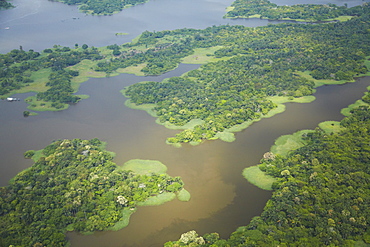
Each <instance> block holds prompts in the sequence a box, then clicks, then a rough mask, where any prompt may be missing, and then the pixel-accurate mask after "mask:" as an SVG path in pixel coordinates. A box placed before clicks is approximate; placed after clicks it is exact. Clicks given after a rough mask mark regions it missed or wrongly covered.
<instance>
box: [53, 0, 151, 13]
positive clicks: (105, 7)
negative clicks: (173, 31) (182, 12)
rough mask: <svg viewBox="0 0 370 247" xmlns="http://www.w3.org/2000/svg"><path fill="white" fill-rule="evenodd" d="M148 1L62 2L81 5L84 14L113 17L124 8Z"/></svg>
mask: <svg viewBox="0 0 370 247" xmlns="http://www.w3.org/2000/svg"><path fill="white" fill-rule="evenodd" d="M147 1H148V0H61V1H60V2H62V3H66V4H68V5H80V6H79V8H80V10H82V11H83V12H86V13H91V14H96V15H111V14H113V13H115V12H119V11H121V10H122V9H124V8H127V7H130V6H134V5H138V4H142V3H145V2H147Z"/></svg>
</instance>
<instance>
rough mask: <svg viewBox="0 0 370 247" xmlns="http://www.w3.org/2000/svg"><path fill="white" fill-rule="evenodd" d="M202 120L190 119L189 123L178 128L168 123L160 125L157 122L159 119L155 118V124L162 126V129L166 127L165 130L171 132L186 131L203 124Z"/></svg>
mask: <svg viewBox="0 0 370 247" xmlns="http://www.w3.org/2000/svg"><path fill="white" fill-rule="evenodd" d="M204 122H205V121H204V120H202V119H192V120H190V121H189V122H187V123H186V124H184V125H181V126H178V125H174V124H171V123H170V122H168V121H167V122H164V123H161V122H160V121H159V119H158V118H157V120H156V123H157V124H160V125H163V126H164V127H166V128H167V129H172V130H186V129H193V128H194V127H195V126H197V125H201V124H204Z"/></svg>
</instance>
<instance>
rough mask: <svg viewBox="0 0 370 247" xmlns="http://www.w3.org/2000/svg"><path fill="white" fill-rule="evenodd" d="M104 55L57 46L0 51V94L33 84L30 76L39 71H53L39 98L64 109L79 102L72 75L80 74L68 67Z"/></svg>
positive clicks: (89, 50)
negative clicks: (42, 48)
mask: <svg viewBox="0 0 370 247" xmlns="http://www.w3.org/2000/svg"><path fill="white" fill-rule="evenodd" d="M102 58H103V57H102V56H101V55H100V54H99V52H98V51H97V49H96V48H87V47H86V48H85V49H83V48H82V49H70V48H69V47H58V46H55V48H54V49H45V50H44V51H43V52H42V53H39V52H35V51H33V50H30V51H28V52H27V51H24V50H23V49H22V48H21V49H19V50H12V51H10V52H9V53H7V54H0V85H1V86H0V95H6V94H9V93H11V92H12V91H14V90H17V89H20V88H22V87H25V86H28V85H31V84H32V83H33V82H34V80H33V79H30V76H31V75H32V74H33V73H35V72H38V71H45V69H49V70H51V72H52V73H51V74H50V72H49V82H48V83H46V86H50V88H49V89H48V90H47V91H46V92H42V93H38V95H37V98H38V100H43V101H48V102H53V104H55V106H56V108H61V106H62V105H63V104H65V103H75V102H77V101H78V98H77V97H76V96H73V95H72V93H73V90H72V87H71V78H72V77H73V76H77V75H78V72H77V71H71V70H65V68H66V67H68V66H72V65H75V64H77V63H79V62H81V61H82V60H84V59H89V60H100V59H102Z"/></svg>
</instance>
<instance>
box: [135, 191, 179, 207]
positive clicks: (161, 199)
mask: <svg viewBox="0 0 370 247" xmlns="http://www.w3.org/2000/svg"><path fill="white" fill-rule="evenodd" d="M175 198H176V194H175V193H173V192H164V193H162V194H158V195H156V196H151V197H149V198H148V199H146V200H145V201H143V202H138V203H137V205H138V206H158V205H162V204H163V203H165V202H169V201H172V200H173V199H175Z"/></svg>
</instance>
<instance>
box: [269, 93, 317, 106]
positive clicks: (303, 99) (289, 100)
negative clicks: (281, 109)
mask: <svg viewBox="0 0 370 247" xmlns="http://www.w3.org/2000/svg"><path fill="white" fill-rule="evenodd" d="M268 99H269V100H271V101H272V102H274V103H275V104H278V105H279V104H284V103H292V102H293V103H311V102H312V101H314V100H315V99H316V98H315V96H312V95H308V96H303V97H299V98H292V97H288V96H270V97H268Z"/></svg>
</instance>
